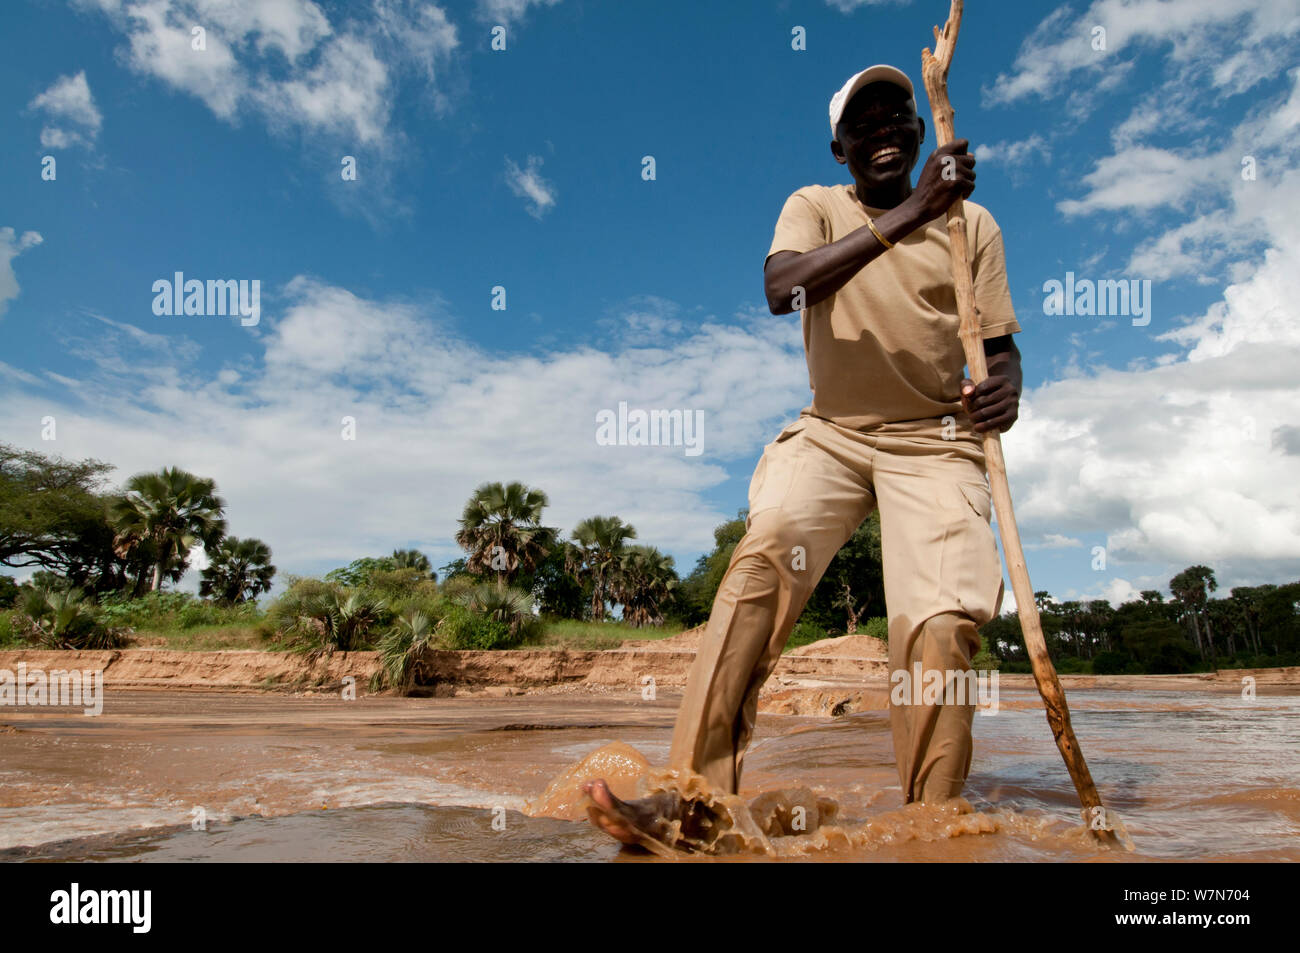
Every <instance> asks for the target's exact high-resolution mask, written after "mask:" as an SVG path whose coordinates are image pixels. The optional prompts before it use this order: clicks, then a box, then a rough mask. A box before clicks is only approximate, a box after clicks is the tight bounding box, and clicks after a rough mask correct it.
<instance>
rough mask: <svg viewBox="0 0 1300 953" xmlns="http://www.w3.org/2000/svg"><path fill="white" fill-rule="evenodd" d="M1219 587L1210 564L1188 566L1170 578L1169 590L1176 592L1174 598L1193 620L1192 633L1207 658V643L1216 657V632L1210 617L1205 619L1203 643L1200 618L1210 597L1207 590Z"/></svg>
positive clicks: (1210, 590)
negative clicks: (1212, 627)
mask: <svg viewBox="0 0 1300 953" xmlns="http://www.w3.org/2000/svg"><path fill="white" fill-rule="evenodd" d="M1218 588H1219V583H1218V581H1217V580H1216V579H1215V578H1214V570H1213V569H1211V568H1210V567H1209V566H1188V567H1187V568H1186V569H1184V570H1183V571H1182V572H1180V573H1179V574H1178V575H1177V576H1174V578H1173V579H1170V580H1169V590H1170V592H1172V593H1173V594H1174V599H1175V600H1177V601H1178V602H1179V603H1180V604H1181V605H1182V606H1183V608H1184V611H1185V613H1186V615H1187V616H1188V617H1190V618H1191V620H1192V634H1193V635H1195V636H1196V647H1197V649H1199V650H1200V653H1201V658H1205V645H1208V646H1209V649H1210V657H1211V658H1213V657H1214V632H1213V631H1212V630H1211V628H1210V621H1209V619H1208V618H1207V619H1206V620H1205V645H1203V644H1202V641H1201V625H1200V621H1199V619H1200V615H1201V612H1202V611H1203V610H1204V609H1205V603H1206V600H1207V599H1208V598H1209V597H1208V594H1207V590H1208V592H1214V590H1216V589H1218Z"/></svg>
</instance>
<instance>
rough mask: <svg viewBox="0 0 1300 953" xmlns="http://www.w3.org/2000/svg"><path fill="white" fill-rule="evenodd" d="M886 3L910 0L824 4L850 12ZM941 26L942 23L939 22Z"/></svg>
mask: <svg viewBox="0 0 1300 953" xmlns="http://www.w3.org/2000/svg"><path fill="white" fill-rule="evenodd" d="M888 3H896V4H900V5H904V4H908V3H911V0H826V5H827V6H829V7H834V8H835V9H836V10H838V11H840V13H852V12H853V11H854V10H859V9H861V8H862V7H879V6H884V5H885V4H888ZM939 25H940V26H942V25H943V24H939Z"/></svg>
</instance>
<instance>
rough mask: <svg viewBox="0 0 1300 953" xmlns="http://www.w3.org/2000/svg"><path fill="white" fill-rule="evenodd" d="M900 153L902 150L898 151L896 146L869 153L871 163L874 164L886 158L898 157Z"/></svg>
mask: <svg viewBox="0 0 1300 953" xmlns="http://www.w3.org/2000/svg"><path fill="white" fill-rule="evenodd" d="M902 151H903V150H902V149H899V148H898V147H897V146H885V147H884V148H881V149H877V150H876V151H875V152H873V153H871V161H872V162H875V161H876V160H877V159H883V158H884V157H886V156H894V155H899V154H900V153H901V152H902Z"/></svg>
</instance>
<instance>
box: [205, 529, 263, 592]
mask: <svg viewBox="0 0 1300 953" xmlns="http://www.w3.org/2000/svg"><path fill="white" fill-rule="evenodd" d="M208 558H209V559H210V560H211V562H210V563H209V565H208V568H207V569H205V570H203V572H202V574H201V575H202V581H201V582H200V583H199V595H201V596H203V597H204V598H212V597H215V598H216V599H217V601H219V602H224V603H226V604H228V605H235V604H237V603H240V602H246V601H248V600H249V599H256V598H257V597H258V596H260V595H261V594H262V593H264V592H269V591H270V590H271V580H272V579H273V578H274V577H275V567H274V566H272V565H271V550H270V549H269V548H268V547H267V545H266V543H264V542H262V541H261V540H260V539H239V538H238V537H236V536H227V537H226V538H225V539H223V540H222V541H221V542H220V543H219V544H218V545H217V547H216V548H215V549H213V550H211V551H210V552H209V553H208Z"/></svg>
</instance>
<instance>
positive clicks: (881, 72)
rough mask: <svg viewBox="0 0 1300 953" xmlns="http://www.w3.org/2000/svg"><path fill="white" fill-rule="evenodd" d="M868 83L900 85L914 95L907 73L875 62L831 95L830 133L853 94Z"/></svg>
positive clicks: (833, 131)
mask: <svg viewBox="0 0 1300 953" xmlns="http://www.w3.org/2000/svg"><path fill="white" fill-rule="evenodd" d="M868 83H893V84H894V85H895V86H901V87H902V88H903V89H905V90H907V95H908V96H913V97H914V96H915V95H916V94H915V92H913V90H912V81H911V80H910V79H908V78H907V74H906V73H904V72H903V71H902V70H900V69H896V68H895V67H893V66H886V65H885V64H884V63H877V64H876V65H875V66H868V67H867V68H866V69H864V70H863V71H862V72H861V73H858V74H857V75H856V76H851V77H849V81H848V82H847V83H845V84H844V85H843V86H841V87H840V91H839V92H838V93H836V94H835V95H834V96H832V97H831V135H832V136H833V135H835V127H836V126H837V125H839V121H840V117H842V116H843V115H844V107H845V106H847V105H848V104H849V100H850V99H852V98H853V94H854V93H856V92H857V91H858V90H860V89H861V88H862V87H863V86H866V85H867V84H868Z"/></svg>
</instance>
